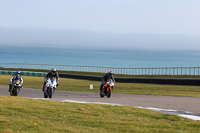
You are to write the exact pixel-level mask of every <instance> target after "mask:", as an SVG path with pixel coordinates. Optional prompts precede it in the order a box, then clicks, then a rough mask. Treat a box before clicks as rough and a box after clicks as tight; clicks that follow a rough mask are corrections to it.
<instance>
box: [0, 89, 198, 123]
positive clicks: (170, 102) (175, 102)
mask: <svg viewBox="0 0 200 133" xmlns="http://www.w3.org/2000/svg"><path fill="white" fill-rule="evenodd" d="M0 96H9V92H8V86H0ZM19 96H20V97H29V98H43V92H42V90H40V89H32V88H22V89H21V91H20V93H19ZM52 100H58V101H70V102H81V103H95V104H96V103H99V104H113V105H123V106H133V107H141V108H145V109H151V110H154V111H157V112H164V113H171V114H183V115H194V116H198V117H199V119H200V98H199V97H177V96H154V95H133V94H112V95H111V98H107V97H104V98H100V96H99V93H87V92H71V91H59V90H56V91H55V93H54V94H53V96H52Z"/></svg>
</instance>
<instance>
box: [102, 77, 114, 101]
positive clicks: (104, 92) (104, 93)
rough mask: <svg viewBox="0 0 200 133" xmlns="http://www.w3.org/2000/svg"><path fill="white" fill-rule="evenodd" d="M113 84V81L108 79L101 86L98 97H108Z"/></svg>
mask: <svg viewBox="0 0 200 133" xmlns="http://www.w3.org/2000/svg"><path fill="white" fill-rule="evenodd" d="M114 86H115V83H114V82H113V80H112V79H110V80H109V81H108V82H106V84H105V85H104V86H103V88H102V90H100V97H101V98H103V97H104V96H107V97H108V98H110V96H111V92H112V90H113V88H114Z"/></svg>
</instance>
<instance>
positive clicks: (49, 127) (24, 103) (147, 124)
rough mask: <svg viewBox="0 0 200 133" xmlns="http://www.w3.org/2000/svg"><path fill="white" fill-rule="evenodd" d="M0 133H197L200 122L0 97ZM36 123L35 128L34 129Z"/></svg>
mask: <svg viewBox="0 0 200 133" xmlns="http://www.w3.org/2000/svg"><path fill="white" fill-rule="evenodd" d="M0 101H1V102H0V132H1V133H5V132H10V133H12V132H20V133H21V132H22V133H23V132H24V133H25V132H39V133H45V132H52V133H55V132H63V133H64V132H71V133H79V132H80V133H85V132H87V133H106V132H110V133H120V132H131V133H133V132H134V133H136V132H138V133H155V132H156V133H161V132H162V133H199V131H200V122H198V121H193V120H190V119H186V118H183V117H179V116H176V115H169V114H161V113H156V112H153V111H150V110H144V109H138V108H134V107H126V106H107V105H93V104H78V103H68V102H59V101H51V100H39V99H38V100H36V99H29V98H23V97H10V96H0ZM34 123H36V124H37V125H35V124H34Z"/></svg>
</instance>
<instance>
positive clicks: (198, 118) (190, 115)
mask: <svg viewBox="0 0 200 133" xmlns="http://www.w3.org/2000/svg"><path fill="white" fill-rule="evenodd" d="M32 99H43V100H56V101H61V102H72V103H86V104H101V105H112V106H124V105H122V104H116V103H103V102H87V101H75V100H58V99H49V98H32ZM135 107H136V108H141V109H148V110H152V111H155V112H159V113H168V114H175V115H178V116H181V117H185V118H189V119H192V120H196V121H200V114H198V115H195V114H194V113H191V112H187V111H186V112H182V111H177V110H172V109H160V108H154V107H141V106H135Z"/></svg>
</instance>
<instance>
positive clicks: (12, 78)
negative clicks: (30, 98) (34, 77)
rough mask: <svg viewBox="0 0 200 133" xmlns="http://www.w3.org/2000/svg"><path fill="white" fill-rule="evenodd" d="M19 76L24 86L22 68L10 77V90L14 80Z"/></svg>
mask: <svg viewBox="0 0 200 133" xmlns="http://www.w3.org/2000/svg"><path fill="white" fill-rule="evenodd" d="M16 78H18V79H19V80H20V82H21V87H22V84H23V79H22V76H21V72H20V70H17V72H16V74H13V75H12V77H11V78H10V84H9V90H8V91H9V92H10V91H11V89H12V85H13V81H14V80H15V79H16Z"/></svg>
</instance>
